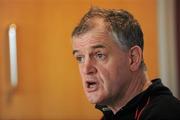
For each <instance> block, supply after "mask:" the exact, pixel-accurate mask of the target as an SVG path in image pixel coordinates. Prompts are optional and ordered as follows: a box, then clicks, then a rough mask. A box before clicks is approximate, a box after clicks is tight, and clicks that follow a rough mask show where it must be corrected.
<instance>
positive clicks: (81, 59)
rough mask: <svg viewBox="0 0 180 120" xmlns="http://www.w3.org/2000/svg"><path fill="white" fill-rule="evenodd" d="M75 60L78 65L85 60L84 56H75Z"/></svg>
mask: <svg viewBox="0 0 180 120" xmlns="http://www.w3.org/2000/svg"><path fill="white" fill-rule="evenodd" d="M75 58H76V60H77V62H78V63H83V62H84V59H85V58H84V56H81V55H78V56H76V57H75Z"/></svg>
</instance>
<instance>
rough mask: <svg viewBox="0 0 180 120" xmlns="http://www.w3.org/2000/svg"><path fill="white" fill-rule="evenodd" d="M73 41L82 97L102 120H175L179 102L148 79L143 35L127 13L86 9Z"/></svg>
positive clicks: (179, 114)
mask: <svg viewBox="0 0 180 120" xmlns="http://www.w3.org/2000/svg"><path fill="white" fill-rule="evenodd" d="M72 39H73V55H74V56H75V58H76V60H77V61H78V64H79V70H80V75H81V77H82V83H83V88H84V92H85V94H86V96H87V98H88V100H89V102H91V103H92V104H96V108H97V109H100V110H101V111H102V112H103V114H104V116H103V118H102V120H180V102H179V101H178V100H177V99H176V98H175V97H173V95H172V93H171V92H170V90H169V89H168V88H167V87H165V86H163V85H162V83H161V81H160V79H155V80H149V78H148V75H147V70H146V66H145V64H144V61H143V33H142V30H141V27H140V25H139V23H138V22H137V20H136V19H135V18H134V17H133V16H132V15H131V14H130V13H129V12H127V11H125V10H110V9H100V8H91V9H90V10H89V11H88V12H87V13H86V14H85V16H84V17H83V18H82V20H81V21H80V23H79V25H78V26H77V27H76V28H75V29H74V31H73V33H72Z"/></svg>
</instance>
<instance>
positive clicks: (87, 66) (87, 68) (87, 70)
mask: <svg viewBox="0 0 180 120" xmlns="http://www.w3.org/2000/svg"><path fill="white" fill-rule="evenodd" d="M82 67H83V68H82V69H83V73H84V74H86V75H91V74H95V73H96V72H97V69H96V66H95V63H94V62H93V61H92V60H91V59H87V60H85V63H84V65H83V66H82Z"/></svg>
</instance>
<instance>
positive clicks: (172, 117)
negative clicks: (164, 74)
mask: <svg viewBox="0 0 180 120" xmlns="http://www.w3.org/2000/svg"><path fill="white" fill-rule="evenodd" d="M96 108H97V109H99V110H101V111H102V112H103V114H104V116H103V118H102V120H180V101H179V100H178V99H176V98H175V97H174V96H173V95H172V93H171V91H170V90H169V89H168V88H167V87H165V86H164V85H163V84H162V83H161V80H160V79H155V80H152V85H151V86H149V88H148V89H147V90H145V91H143V92H142V93H140V94H139V95H137V96H136V97H134V98H133V99H132V100H131V101H129V102H128V103H127V104H126V106H124V107H123V108H121V109H120V110H119V111H118V112H117V113H116V114H113V112H112V111H111V110H110V109H109V108H107V107H106V106H101V105H96Z"/></svg>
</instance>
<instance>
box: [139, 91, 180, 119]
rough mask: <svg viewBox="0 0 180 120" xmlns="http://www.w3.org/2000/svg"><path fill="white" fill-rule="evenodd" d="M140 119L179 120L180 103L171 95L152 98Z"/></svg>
mask: <svg viewBox="0 0 180 120" xmlns="http://www.w3.org/2000/svg"><path fill="white" fill-rule="evenodd" d="M142 118H143V119H142V120H146V119H160V120H176V119H177V120H180V101H179V100H178V99H177V98H175V97H174V96H172V95H158V96H154V97H152V98H151V100H150V102H149V105H148V106H147V107H146V108H145V109H144V111H143V113H142Z"/></svg>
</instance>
